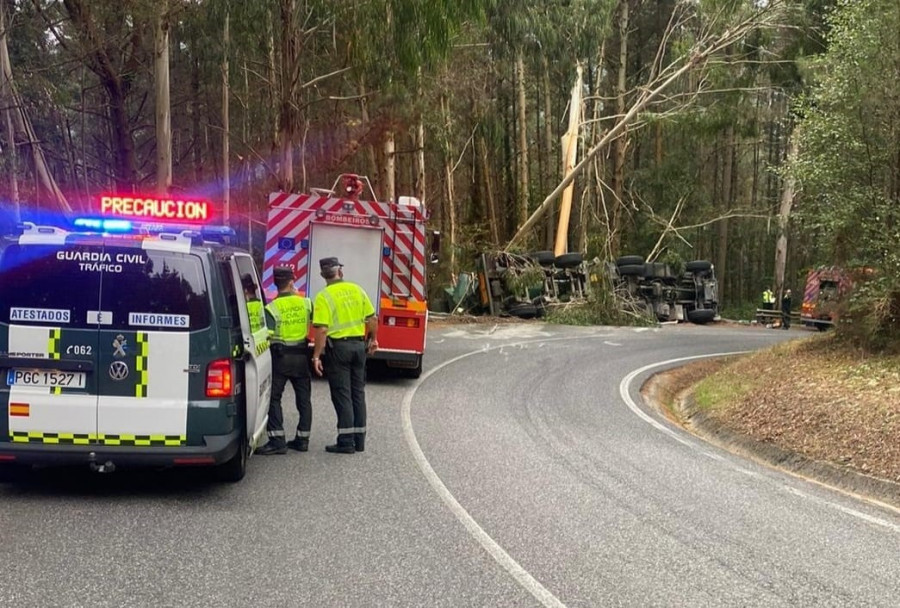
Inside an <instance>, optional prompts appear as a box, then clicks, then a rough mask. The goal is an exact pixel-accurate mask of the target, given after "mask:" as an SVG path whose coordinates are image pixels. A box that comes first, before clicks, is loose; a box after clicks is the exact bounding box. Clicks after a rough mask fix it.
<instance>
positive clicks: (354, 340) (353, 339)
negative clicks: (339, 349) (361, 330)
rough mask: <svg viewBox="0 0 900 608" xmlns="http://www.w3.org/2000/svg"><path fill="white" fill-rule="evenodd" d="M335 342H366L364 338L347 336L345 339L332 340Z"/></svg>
mask: <svg viewBox="0 0 900 608" xmlns="http://www.w3.org/2000/svg"><path fill="white" fill-rule="evenodd" d="M331 339H332V340H334V341H335V342H342V341H344V340H350V341H351V342H362V341H364V340H365V337H363V336H345V337H343V338H331Z"/></svg>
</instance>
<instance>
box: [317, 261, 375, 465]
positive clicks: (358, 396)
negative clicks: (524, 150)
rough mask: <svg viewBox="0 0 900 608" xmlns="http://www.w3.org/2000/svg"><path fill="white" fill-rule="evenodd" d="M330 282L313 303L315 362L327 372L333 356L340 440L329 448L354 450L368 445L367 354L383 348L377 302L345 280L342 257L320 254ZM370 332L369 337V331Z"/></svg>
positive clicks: (331, 384) (330, 376)
mask: <svg viewBox="0 0 900 608" xmlns="http://www.w3.org/2000/svg"><path fill="white" fill-rule="evenodd" d="M319 268H320V270H321V274H322V278H323V279H325V282H326V285H325V288H324V289H322V290H321V291H320V292H319V293H318V294H317V295H316V301H315V305H314V306H313V327H315V336H316V337H315V342H316V344H315V348H314V350H313V357H312V361H313V368H314V369H315V370H316V374H318V375H319V376H321V375H322V371H323V366H322V354H323V353H325V354H326V355H327V356H328V387H329V388H330V389H331V402H332V404H333V405H334V411H335V413H336V414H337V432H338V434H337V441H336V442H335V444H334V445H329V446H326V447H325V449H326V450H327V451H329V452H337V453H340V454H353V453H354V452H362V451H364V450H365V449H366V355H371V354H372V353H374V352H375V350H377V348H378V341H377V340H376V339H375V334H376V332H377V330H378V324H377V321H376V319H375V308H374V307H373V306H372V301H371V300H370V299H369V296H368V294H366V292H365V290H364V289H363V288H362V287H360V286H359V285H356V284H355V283H351V282H349V281H345V280H344V271H343V270H341V269H342V268H343V264H341V263H340V262H339V261H338V259H337V258H323V259H321V260H319ZM367 336H368V337H367Z"/></svg>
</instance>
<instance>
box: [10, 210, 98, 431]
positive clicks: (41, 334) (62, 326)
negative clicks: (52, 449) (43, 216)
mask: <svg viewBox="0 0 900 608" xmlns="http://www.w3.org/2000/svg"><path fill="white" fill-rule="evenodd" d="M103 257H104V256H103V246H102V244H99V243H93V244H91V243H85V244H75V243H68V244H67V243H66V236H65V233H62V232H56V231H54V229H52V228H47V229H43V231H42V232H41V233H40V234H38V233H37V231H29V232H26V234H24V235H22V236H21V237H19V239H18V241H17V242H10V243H8V244H7V246H6V247H4V248H3V249H2V250H0V285H2V286H3V288H2V289H0V376H2V377H0V442H7V441H8V442H14V443H39V444H52V445H89V444H91V443H93V442H94V440H95V437H96V432H97V394H98V375H99V373H100V370H99V369H98V360H97V357H98V351H99V343H98V332H97V324H98V321H99V320H100V319H99V310H100V306H99V293H100V273H99V272H97V271H96V265H97V264H101V263H102V259H103Z"/></svg>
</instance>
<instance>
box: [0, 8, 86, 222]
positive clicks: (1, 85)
mask: <svg viewBox="0 0 900 608" xmlns="http://www.w3.org/2000/svg"><path fill="white" fill-rule="evenodd" d="M6 4H7V2H6V1H2V0H0V72H2V76H0V98H2V99H4V100H5V102H6V107H7V108H11V109H12V111H11V112H9V111H7V121H8V122H10V121H11V122H12V125H13V131H14V133H13V136H12V139H13V140H14V141H18V139H17V138H16V135H15V132H18V133H21V134H22V135H23V136H24V138H25V139H26V141H27V142H28V145H29V147H30V148H31V156H32V159H33V162H34V174H35V180H36V181H37V183H38V185H39V187H40V189H41V190H43V191H44V192H45V193H46V195H47V196H48V197H49V198H52V199H53V200H54V201H55V202H56V204H57V205H58V206H59V207H60V209H61V210H62V211H64V212H71V211H72V207H70V206H69V203H68V201H66V197H65V196H64V195H63V193H62V191H61V190H60V189H59V186H57V185H56V180H54V179H53V175H52V174H51V173H50V168H49V167H48V166H47V160H46V159H45V158H44V151H43V150H42V149H41V146H40V142H38V139H37V136H36V135H35V133H34V129H33V128H32V126H31V121H30V120H29V119H28V114H26V112H25V106H24V105H23V104H22V100H21V99H20V98H19V94H18V92H17V91H16V85H15V83H14V82H13V74H12V64H11V63H10V60H9V48H8V46H7V22H6ZM10 114H11V116H10ZM10 148H11V149H12V153H13V154H15V153H16V152H17V150H16V149H15V148H16V146H15V145H12V146H10ZM16 191H17V193H18V184H16ZM17 214H18V212H17Z"/></svg>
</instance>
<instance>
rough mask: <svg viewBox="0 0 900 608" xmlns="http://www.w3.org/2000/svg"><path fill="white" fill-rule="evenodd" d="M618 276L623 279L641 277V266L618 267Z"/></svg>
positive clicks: (642, 268) (642, 272) (642, 269)
mask: <svg viewBox="0 0 900 608" xmlns="http://www.w3.org/2000/svg"><path fill="white" fill-rule="evenodd" d="M619 275H620V276H623V277H642V276H644V265H643V264H626V265H625V266H619Z"/></svg>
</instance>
